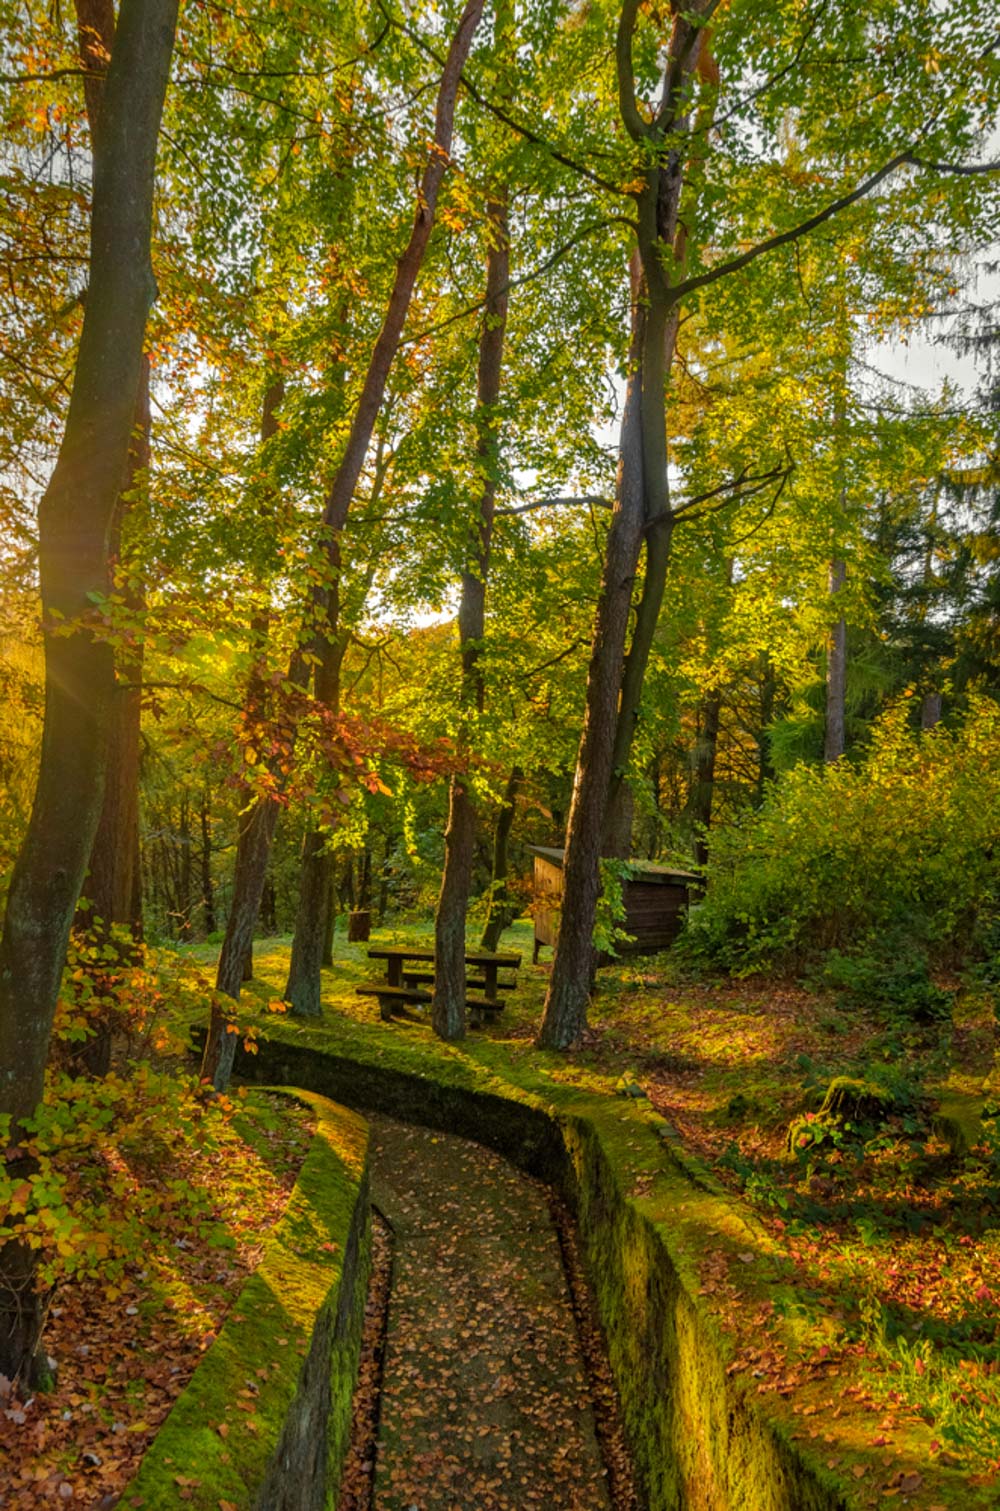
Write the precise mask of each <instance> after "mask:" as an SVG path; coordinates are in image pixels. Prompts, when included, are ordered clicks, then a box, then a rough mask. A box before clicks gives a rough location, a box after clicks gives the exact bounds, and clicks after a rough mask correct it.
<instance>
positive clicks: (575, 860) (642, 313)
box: [538, 279, 648, 1049]
mask: <svg viewBox="0 0 1000 1511" xmlns="http://www.w3.org/2000/svg"><path fill="white" fill-rule="evenodd" d="M633 282H634V287H633V337H632V364H631V372H630V375H629V381H628V388H627V391H626V396H625V408H624V411H623V415H622V430H621V443H620V450H619V458H618V479H617V484H616V489H615V493H616V497H615V507H614V511H613V513H612V516H611V528H610V530H609V531H608V541H607V546H606V548H605V558H604V572H603V576H602V579H601V592H600V598H599V600H598V605H597V622H596V625H595V630H594V644H593V648H592V650H591V655H590V666H589V667H588V670H587V695H586V704H585V710H584V722H583V733H582V736H581V740H580V751H579V755H578V757H577V763H576V776H575V779H574V784H573V796H572V799H571V801H570V809H569V821H568V824H567V833H566V855H565V861H564V867H563V906H562V915H561V917H560V920H559V934H558V937H557V939H556V948H555V958H554V960H553V962H552V975H551V977H550V980H549V990H548V994H547V996H546V999H545V1009H544V1013H543V1016H542V1022H541V1026H540V1028H539V1032H538V1043H539V1044H540V1045H541V1046H543V1047H545V1048H549V1049H565V1048H568V1047H569V1046H570V1045H571V1044H574V1043H576V1042H577V1041H578V1040H579V1038H580V1036H581V1034H582V1032H583V1029H584V1028H585V1026H586V1015H587V999H588V996H589V993H590V977H591V968H592V959H593V954H594V951H593V944H592V936H593V932H594V917H595V914H596V911H597V898H598V895H599V892H600V858H601V848H602V844H601V841H602V835H603V829H604V818H605V811H606V807H607V800H608V787H609V783H610V779H611V773H612V769H613V768H612V751H613V749H614V740H615V725H616V721H617V715H618V701H619V695H620V692H621V680H622V670H623V668H624V664H625V637H626V634H627V632H628V620H629V612H630V610H631V607H632V588H633V584H634V581H635V573H636V566H637V564H638V560H639V550H640V546H641V544H642V524H643V489H642V416H641V387H642V375H641V364H642V353H643V350H644V346H645V341H644V337H645V328H646V325H647V318H648V317H647V311H646V309H645V307H644V306H643V305H642V304H641V303H640V302H639V288H638V279H634V280H633Z"/></svg>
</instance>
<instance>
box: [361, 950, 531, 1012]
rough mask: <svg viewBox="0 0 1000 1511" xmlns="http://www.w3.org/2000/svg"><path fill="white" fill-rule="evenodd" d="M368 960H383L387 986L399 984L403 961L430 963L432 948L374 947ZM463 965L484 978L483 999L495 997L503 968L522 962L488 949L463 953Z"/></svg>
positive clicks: (401, 983) (404, 972)
mask: <svg viewBox="0 0 1000 1511" xmlns="http://www.w3.org/2000/svg"><path fill="white" fill-rule="evenodd" d="M368 958H369V960H384V961H385V979H386V985H387V986H394V987H402V985H403V977H404V975H406V974H407V972H406V970H405V966H406V962H407V961H408V960H412V961H413V962H414V963H415V964H417V963H419V964H425V963H427V962H428V961H429V962H431V963H433V960H434V951H433V950H417V949H409V948H393V949H388V948H386V949H375V950H369V951H368ZM465 964H466V966H472V967H473V969H474V970H480V971H482V973H483V977H484V986H485V991H484V995H485V997H486V1000H487V1001H489V1002H493V1001H496V1000H497V996H498V993H499V991H500V985H499V980H500V972H501V971H503V970H514V971H516V970H517V968H518V966H519V965H520V964H521V957H520V955H509V954H493V953H492V952H491V951H489V950H468V951H467V952H466V956H465Z"/></svg>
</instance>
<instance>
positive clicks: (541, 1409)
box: [372, 1117, 610, 1511]
mask: <svg viewBox="0 0 1000 1511" xmlns="http://www.w3.org/2000/svg"><path fill="white" fill-rule="evenodd" d="M372 1127H373V1142H374V1148H375V1159H374V1181H373V1199H374V1201H375V1205H376V1206H377V1207H378V1208H379V1209H380V1210H381V1211H382V1212H383V1213H384V1215H385V1217H386V1218H387V1219H388V1221H389V1223H390V1224H391V1226H392V1232H393V1272H392V1294H391V1300H390V1305H389V1316H388V1325H387V1333H386V1342H385V1364H384V1374H383V1379H382V1396H381V1419H380V1423H379V1433H378V1450H377V1454H376V1461H375V1486H374V1506H375V1511H473V1508H475V1511H515V1508H521V1511H523V1508H532V1507H537V1508H539V1511H608V1508H609V1506H610V1500H609V1495H608V1489H607V1476H606V1472H605V1469H604V1466H603V1464H602V1461H601V1454H600V1450H599V1448H598V1444H597V1439H596V1436H595V1428H594V1415H593V1408H592V1405H591V1400H590V1394H589V1390H588V1385H587V1380H586V1376H585V1371H584V1365H583V1360H582V1357H581V1350H580V1344H579V1340H578V1337H577V1332H576V1324H575V1321H574V1316H573V1309H572V1305H571V1301H570V1296H569V1291H568V1287H567V1282H566V1277H565V1272H564V1269H563V1265H562V1259H561V1255H560V1250H559V1240H558V1237H557V1235H556V1231H555V1228H554V1226H553V1223H552V1218H551V1216H550V1213H549V1208H548V1204H547V1202H546V1199H545V1194H544V1191H543V1188H541V1187H540V1186H539V1185H538V1183H536V1182H534V1181H531V1180H528V1179H527V1178H526V1177H524V1176H523V1175H521V1174H519V1173H518V1171H516V1170H515V1169H514V1167H513V1166H512V1165H510V1164H509V1163H508V1162H507V1161H506V1160H505V1159H502V1158H501V1157H500V1156H499V1155H497V1154H494V1153H492V1152H491V1151H490V1150H488V1149H485V1148H483V1147H482V1146H481V1145H479V1144H474V1143H471V1142H470V1141H468V1140H466V1139H461V1138H456V1137H454V1136H453V1135H451V1134H444V1133H432V1132H430V1131H429V1130H427V1129H423V1128H415V1127H412V1126H410V1125H408V1124H403V1123H396V1122H393V1121H391V1120H390V1119H388V1118H382V1117H374V1118H372Z"/></svg>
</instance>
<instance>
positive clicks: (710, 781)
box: [688, 692, 722, 866]
mask: <svg viewBox="0 0 1000 1511" xmlns="http://www.w3.org/2000/svg"><path fill="white" fill-rule="evenodd" d="M721 712H722V694H721V693H720V692H712V693H709V695H708V697H707V698H706V699H705V700H704V702H703V703H702V705H701V717H700V720H699V724H700V728H699V730H698V739H697V742H696V744H695V752H694V772H693V777H694V780H693V781H692V783H691V796H690V799H689V801H688V813H689V814H690V816H691V822H692V825H693V827H694V833H695V842H694V848H695V856H696V858H697V861H698V864H699V866H703V865H704V864H705V862H706V861H707V860H708V829H709V826H710V824H711V822H712V803H713V800H714V798H715V756H716V751H717V750H718V747H719V716H720V714H721Z"/></svg>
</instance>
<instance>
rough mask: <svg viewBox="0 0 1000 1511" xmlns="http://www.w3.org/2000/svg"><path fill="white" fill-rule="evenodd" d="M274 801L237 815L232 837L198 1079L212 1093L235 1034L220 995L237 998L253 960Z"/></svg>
mask: <svg viewBox="0 0 1000 1511" xmlns="http://www.w3.org/2000/svg"><path fill="white" fill-rule="evenodd" d="M277 820H278V804H277V802H275V801H273V800H265V799H263V798H261V799H258V800H257V801H255V802H254V803H252V804H251V806H250V807H249V808H248V809H247V811H246V813H245V814H242V815H241V817H240V830H239V835H238V837H237V840H236V867H235V870H234V872H233V896H232V902H231V903H230V906H229V917H228V919H227V920H226V937H225V939H224V940H223V942H222V952H221V954H220V956H219V966H218V971H217V972H216V977H215V996H214V998H213V1000H212V1014H211V1018H210V1020H209V1025H208V1038H207V1039H206V1041H205V1053H204V1056H203V1058H202V1062H201V1077H202V1080H204V1081H211V1083H212V1085H213V1086H214V1087H215V1089H216V1091H225V1090H226V1087H227V1086H228V1085H229V1081H230V1077H231V1076H232V1073H233V1060H234V1058H235V1055H236V1041H237V1038H238V1035H237V1034H236V1033H235V1032H231V1031H230V1028H231V1024H232V1019H233V1010H232V1009H230V1008H227V1006H226V1005H225V1003H223V1002H221V1001H220V1000H219V998H220V997H228V998H229V999H230V1000H231V1001H232V1002H233V1003H238V1002H239V1000H240V988H241V986H242V985H243V980H244V974H243V973H244V969H245V967H246V961H247V957H248V956H250V957H251V959H252V953H253V933H254V928H255V926H256V923H257V914H258V912H259V911H260V899H261V893H262V892H263V890H264V877H265V875H266V873H267V863H268V860H269V858H270V855H271V841H272V840H273V838H274V826H275V824H276V823H277Z"/></svg>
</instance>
